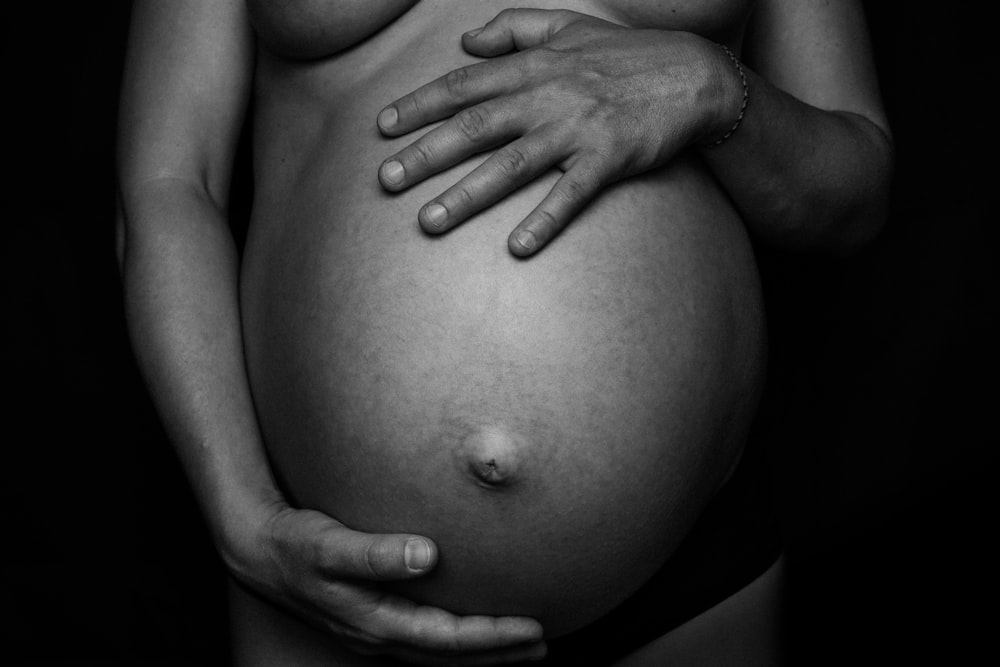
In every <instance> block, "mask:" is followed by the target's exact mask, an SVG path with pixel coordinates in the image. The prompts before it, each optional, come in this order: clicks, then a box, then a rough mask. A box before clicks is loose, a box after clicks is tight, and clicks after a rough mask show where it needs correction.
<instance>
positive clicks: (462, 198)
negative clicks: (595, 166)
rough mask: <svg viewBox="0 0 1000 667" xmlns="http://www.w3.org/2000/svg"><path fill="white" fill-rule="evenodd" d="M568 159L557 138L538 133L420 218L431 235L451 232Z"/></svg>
mask: <svg viewBox="0 0 1000 667" xmlns="http://www.w3.org/2000/svg"><path fill="white" fill-rule="evenodd" d="M564 157H565V155H564V154H562V153H560V152H559V146H558V145H557V143H556V139H555V137H551V136H549V135H548V133H546V132H544V131H539V132H534V133H532V134H529V135H527V136H525V137H522V138H521V139H518V140H517V141H514V142H513V143H510V144H507V145H506V146H503V147H502V148H500V149H499V150H497V151H496V152H495V153H493V155H491V156H490V157H489V158H487V160H486V161H485V162H483V164H481V165H479V166H478V167H476V168H475V169H474V170H472V172H471V173H469V174H468V175H466V176H465V177H464V178H463V179H461V180H460V181H459V182H458V183H456V184H455V185H453V186H451V187H450V188H448V189H447V190H446V191H445V192H444V193H443V194H442V195H441V196H439V197H438V198H436V199H435V200H433V201H431V202H428V203H427V205H425V206H424V207H423V208H422V209H421V210H420V213H419V214H418V215H417V219H418V220H419V221H420V226H421V227H422V228H423V229H424V231H426V232H428V233H430V234H439V233H441V232H445V231H448V230H449V229H451V228H453V227H455V226H456V225H458V224H459V223H461V222H464V221H465V220H466V219H468V218H469V217H470V216H471V215H473V214H474V213H477V212H478V211H481V210H482V209H484V208H486V207H487V206H489V205H491V204H493V203H495V202H497V201H499V200H500V199H503V198H504V197H505V196H506V195H508V194H510V193H511V192H513V191H514V190H516V189H518V188H519V187H521V186H522V185H524V184H525V183H528V182H529V181H532V180H534V179H535V178H536V177H538V176H539V175H540V174H541V173H543V172H544V171H545V170H546V169H548V168H550V167H551V166H552V165H554V164H556V163H557V162H559V161H560V160H562V159H563V158H564Z"/></svg>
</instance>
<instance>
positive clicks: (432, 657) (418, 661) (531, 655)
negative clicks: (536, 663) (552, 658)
mask: <svg viewBox="0 0 1000 667" xmlns="http://www.w3.org/2000/svg"><path fill="white" fill-rule="evenodd" d="M547 653H548V647H547V646H546V644H545V642H534V643H531V644H525V645H523V646H515V647H513V648H509V649H501V650H498V651H485V652H478V653H465V654H462V655H442V654H439V653H427V652H424V651H417V650H414V649H408V648H393V649H389V650H386V651H384V655H388V656H390V657H393V658H396V659H399V660H402V661H404V662H408V663H411V664H415V665H434V666H435V667H442V666H443V667H480V666H485V665H509V664H512V663H520V662H525V661H528V660H541V659H542V658H544V657H545V656H546V654H547Z"/></svg>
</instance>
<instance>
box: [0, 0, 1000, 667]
mask: <svg viewBox="0 0 1000 667" xmlns="http://www.w3.org/2000/svg"><path fill="white" fill-rule="evenodd" d="M14 4H16V5H19V6H20V7H19V8H17V9H10V8H9V7H5V27H4V31H5V33H6V36H5V39H4V56H3V61H2V62H3V65H4V67H3V75H2V89H3V91H4V93H3V97H4V100H5V101H4V102H3V104H2V107H3V114H4V121H3V123H2V125H0V128H3V129H4V131H5V132H4V135H5V136H4V137H3V141H2V142H0V149H2V151H0V162H2V163H3V164H4V165H5V166H6V170H5V171H6V173H7V175H6V176H5V177H4V180H3V196H2V202H3V204H2V206H3V209H2V210H3V218H2V219H3V237H2V238H3V241H2V248H3V262H2V269H3V290H4V292H3V294H4V299H3V303H2V308H3V315H4V324H3V337H4V338H3V340H4V344H3V347H2V349H3V355H4V356H3V378H4V384H5V385H6V388H7V392H6V394H7V398H6V399H4V401H3V403H2V405H3V414H4V417H3V431H2V433H3V436H2V438H3V441H4V444H3V449H2V450H0V451H2V464H0V470H2V475H3V488H2V493H3V496H2V498H3V500H2V503H3V504H2V517H3V527H4V530H3V533H2V535H3V546H2V547H0V554H2V559H3V561H2V569H0V573H2V577H3V579H2V586H3V588H2V590H0V609H2V614H3V617H2V619H0V632H2V643H0V656H4V657H2V658H0V661H2V662H7V663H8V664H10V663H9V662H8V658H9V659H11V660H13V662H15V663H18V664H21V663H22V662H23V663H24V664H34V663H35V662H38V663H43V662H45V661H49V662H52V663H57V664H58V663H64V664H81V663H83V662H85V661H89V660H93V661H101V662H103V663H112V664H119V663H120V664H123V665H124V664H130V665H135V664H150V663H156V662H160V663H169V664H196V663H199V662H203V663H204V664H224V663H225V660H226V651H227V649H226V629H225V611H224V607H223V603H224V599H223V594H224V583H223V571H222V570H221V566H220V564H219V563H218V560H217V559H216V558H215V556H214V553H213V551H212V549H211V546H210V545H209V544H208V541H207V537H206V533H205V530H204V527H203V525H202V522H201V519H200V517H199V515H198V514H197V511H196V509H195V507H194V504H193V500H192V498H191V494H190V492H189V489H188V488H187V485H186V482H185V481H184V479H183V477H182V476H181V473H180V469H179V466H178V465H177V463H176V461H175V459H174V457H173V454H172V452H171V450H170V448H169V445H168V444H167V443H166V442H165V440H164V437H163V434H162V432H161V430H160V427H159V425H158V423H157V420H156V417H155V415H154V413H153V411H152V408H151V406H150V403H149V401H148V399H147V397H146V395H145V393H144V390H143V387H142V385H141V384H140V382H139V379H138V376H137V373H136V370H135V368H134V365H133V362H132V360H131V356H130V352H129V349H128V344H127V339H126V334H125V328H124V321H123V315H122V308H121V299H120V285H119V279H118V274H117V268H116V263H115V260H114V253H113V247H114V243H113V239H114V233H113V212H114V206H113V204H114V199H113V187H114V180H113V159H114V148H113V144H114V131H115V115H116V104H117V99H116V98H117V87H118V81H119V76H120V71H121V66H122V62H123V53H124V38H125V33H126V28H127V14H128V9H127V3H125V2H107V3H11V5H14ZM23 5H31V6H30V7H26V6H23ZM958 6H959V4H958V3H951V5H937V4H931V3H912V2H911V3H875V2H870V3H868V11H869V18H870V21H871V28H872V33H873V37H874V39H875V42H876V50H877V60H878V67H879V72H880V77H881V80H882V85H883V94H884V97H885V100H886V104H887V106H888V110H889V113H890V118H891V121H892V124H893V129H894V131H895V135H896V141H897V151H898V166H897V173H896V177H895V183H894V194H893V203H892V212H891V217H890V223H889V226H888V228H887V230H886V232H885V233H884V234H883V235H882V236H881V237H880V238H879V239H878V240H877V241H876V242H875V243H874V244H873V245H872V246H871V247H869V248H868V249H866V250H865V251H864V252H862V253H861V254H860V255H858V256H856V257H852V258H850V259H846V260H831V259H822V258H817V257H808V256H798V257H789V256H782V255H779V254H776V253H771V252H765V253H763V254H762V256H761V265H762V272H763V274H764V278H765V285H766V289H767V296H768V316H769V318H770V327H771V354H772V360H771V361H772V366H771V376H770V383H769V388H768V399H767V402H766V404H765V407H764V410H763V412H762V416H761V422H760V423H761V429H762V431H763V432H764V433H765V434H766V435H767V439H768V441H769V443H770V446H771V448H772V454H773V456H774V459H775V462H776V468H775V474H776V493H777V495H778V498H779V500H780V502H781V507H782V520H783V525H784V530H785V533H786V536H787V543H788V550H787V553H788V558H789V566H790V584H791V585H790V600H789V601H790V605H791V607H790V608H791V610H792V613H791V616H790V621H791V630H792V633H791V647H792V649H793V650H794V653H793V655H794V657H795V658H796V660H795V662H796V663H804V664H827V663H829V664H834V663H837V664H839V663H843V662H851V663H854V662H859V661H860V662H883V661H890V660H891V661H896V660H909V659H916V658H931V659H947V660H949V661H957V662H963V661H964V660H965V659H970V660H971V657H972V656H973V654H974V653H973V651H974V650H975V649H976V648H982V647H984V646H986V645H987V644H986V640H987V638H989V637H990V636H991V635H992V631H993V629H994V621H995V616H996V615H995V613H993V612H992V609H995V600H996V594H997V589H996V576H995V574H994V570H993V568H992V567H991V566H992V565H993V564H994V562H995V556H996V554H995V552H991V551H990V550H989V538H990V536H991V533H995V532H996V529H997V520H996V515H995V514H994V512H993V511H992V509H991V507H990V504H989V503H990V501H991V500H992V498H993V495H994V494H993V493H992V489H991V483H992V482H993V481H994V479H995V472H994V469H993V465H992V464H993V463H994V461H995V457H994V456H993V451H994V450H995V447H996V445H997V440H998V438H997V437H996V436H995V435H994V427H995V420H996V413H997V410H996V406H997V398H998V392H997V390H996V381H997V371H998V364H997V361H998V355H997V352H996V347H997V341H998V340H1000V336H998V335H997V334H998V331H997V329H998V328H997V325H996V320H997V317H996V316H997V311H998V298H997V287H998V285H1000V282H998V280H997V270H996V266H997V263H996V261H995V257H996V255H997V252H998V244H997V240H998V238H997V237H998V234H997V230H996V227H997V216H996V213H995V211H996V210H997V198H998V197H997V192H998V187H997V184H996V183H995V182H994V181H995V175H996V173H997V170H996V169H995V167H994V165H995V164H996V161H997V159H998V154H997V150H996V141H995V135H996V133H997V126H998V124H1000V122H998V117H1000V106H998V105H997V104H996V102H995V95H996V93H997V92H998V90H1000V86H998V77H997V74H996V72H997V71H998V70H997V65H998V62H997V60H998V59H997V58H996V56H995V55H994V54H993V53H992V52H990V50H989V47H988V43H989V42H988V39H987V37H992V35H987V34H986V25H987V24H988V22H987V21H986V20H985V16H978V15H976V14H975V13H973V14H960V13H958ZM900 7H903V8H905V11H906V13H902V12H901V10H900V9H899V8H900ZM952 7H955V9H952ZM991 100H992V101H991ZM981 601H983V602H986V607H985V608H980V607H978V603H979V602H981Z"/></svg>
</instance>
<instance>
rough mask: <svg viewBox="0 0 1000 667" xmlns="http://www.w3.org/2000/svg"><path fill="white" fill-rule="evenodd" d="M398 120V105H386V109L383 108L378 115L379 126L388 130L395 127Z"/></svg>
mask: <svg viewBox="0 0 1000 667" xmlns="http://www.w3.org/2000/svg"><path fill="white" fill-rule="evenodd" d="M398 120H399V113H398V112H397V111H396V107H386V108H385V109H382V111H381V113H379V115H378V124H379V126H380V127H384V128H385V129H387V130H391V129H392V128H393V127H395V125H396V122H397V121H398Z"/></svg>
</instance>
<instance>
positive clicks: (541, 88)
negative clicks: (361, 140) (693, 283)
mask: <svg viewBox="0 0 1000 667" xmlns="http://www.w3.org/2000/svg"><path fill="white" fill-rule="evenodd" d="M746 41H747V44H746V47H747V52H748V55H749V57H750V58H752V62H753V63H754V65H755V66H756V67H758V68H759V70H760V71H759V72H754V71H752V70H751V69H750V67H749V66H747V65H740V66H739V68H738V67H737V65H736V63H734V62H733V61H732V60H731V59H730V57H729V55H727V53H726V52H725V51H724V50H723V48H722V47H720V46H719V45H717V44H713V43H712V42H710V41H709V40H707V39H705V38H702V37H700V36H698V35H694V34H692V33H687V32H676V31H664V30H633V29H626V28H622V27H621V26H618V25H615V24H612V23H608V22H606V21H602V20H600V19H596V18H593V17H588V16H585V15H582V14H578V13H575V12H569V11H544V10H508V11H505V12H502V13H501V14H499V15H498V16H497V17H496V18H495V19H494V20H493V21H491V22H490V23H489V24H487V25H486V26H485V27H484V28H483V29H482V30H480V31H473V32H472V33H468V34H466V35H464V36H463V44H464V46H465V48H466V50H468V51H469V52H470V53H473V54H476V55H480V56H485V57H488V58H490V60H486V61H484V62H482V63H478V64H476V65H472V66H470V67H466V68H463V69H461V70H456V71H454V72H451V73H449V74H447V75H445V76H443V77H441V78H440V79H438V80H437V81H434V82H432V83H430V84H428V85H426V86H424V87H422V88H420V89H418V90H416V91H414V92H413V93H411V94H409V95H407V96H404V97H403V98H401V99H399V100H397V101H396V102H394V103H393V104H391V105H390V106H389V107H387V108H386V109H385V110H384V111H383V112H382V113H381V114H380V116H379V127H380V128H381V130H382V131H383V132H384V133H385V134H388V135H392V136H398V135H400V134H404V133H406V132H409V131H412V130H414V129H416V128H419V127H421V126H423V125H426V124H427V123H429V122H432V121H434V120H439V119H441V118H446V117H448V116H452V117H451V118H450V119H449V120H447V121H446V122H445V123H443V124H442V125H441V126H439V127H438V128H435V129H434V130H432V131H430V132H428V133H427V134H426V135H424V136H423V137H421V138H420V139H418V140H417V141H416V142H414V143H413V144H411V145H410V146H408V147H406V148H404V149H403V150H402V151H400V152H399V153H397V154H396V155H394V156H392V157H390V158H389V159H387V160H386V161H385V163H383V165H382V167H381V169H380V172H379V178H380V180H381V182H382V184H383V186H384V187H386V188H387V189H389V190H399V189H403V188H406V187H409V186H411V185H413V184H414V183H417V182H419V181H420V180H423V179H424V178H426V177H427V176H429V175H430V174H433V173H436V172H438V171H440V170H441V169H443V168H444V167H447V166H449V165H451V164H454V163H456V162H458V161H459V160H461V159H464V158H465V157H467V156H469V155H470V154H472V153H475V152H477V151H480V150H485V149H488V148H494V147H496V146H500V148H499V150H497V151H496V153H494V155H493V156H492V157H491V158H490V159H488V160H487V161H486V162H485V163H484V164H483V165H482V166H481V167H479V168H477V169H476V170H475V171H473V172H472V173H471V174H470V175H469V176H467V177H465V178H464V179H462V180H461V181H460V182H459V183H457V184H455V185H454V186H453V187H452V188H450V189H449V190H447V191H446V192H445V193H443V194H442V195H440V196H439V197H437V198H435V199H434V200H432V201H431V202H428V204H427V205H426V206H425V207H424V208H423V209H421V211H420V213H419V216H418V217H419V220H420V222H421V225H422V226H423V227H424V229H425V230H427V231H428V232H431V233H437V232H442V231H446V230H447V229H450V228H451V227H453V226H454V225H456V224H459V223H460V222H462V221H463V220H464V219H466V218H467V217H469V216H470V215H471V214H472V213H474V212H476V211H477V210H479V209H481V208H483V207H484V206H486V205H489V204H490V203H492V202H493V201H496V200H497V199H500V198H502V197H503V196H505V195H506V194H508V193H509V192H511V191H512V190H513V189H515V188H516V187H519V186H520V185H522V184H523V183H525V182H527V181H529V180H531V179H533V178H534V177H536V176H537V175H538V174H540V173H542V172H544V171H545V170H547V169H549V168H551V167H559V168H561V169H562V170H563V171H564V172H565V174H564V175H563V177H562V178H561V179H560V181H559V182H558V183H557V184H556V186H555V187H554V188H553V190H552V192H551V193H550V194H549V195H548V196H547V197H546V198H545V199H544V200H543V201H542V202H541V203H540V204H539V206H538V207H537V208H536V209H535V210H534V211H533V212H532V213H531V214H530V215H529V216H528V217H527V218H526V219H525V220H524V221H523V222H522V223H521V224H520V225H518V227H517V228H516V229H515V230H514V232H513V233H512V234H511V236H510V238H509V240H508V243H509V247H510V249H511V251H512V252H514V253H515V254H518V255H530V254H532V253H533V252H536V251H537V250H539V249H540V248H541V247H542V246H544V245H545V243H546V242H548V241H549V240H550V239H551V238H552V237H553V236H554V235H555V234H556V233H558V231H559V230H560V229H562V228H563V227H564V226H565V225H566V224H568V223H569V222H570V220H572V218H573V216H574V215H575V214H576V213H577V212H578V211H579V210H580V209H581V208H582V207H583V206H585V205H586V204H587V203H588V202H589V201H590V200H591V199H592V198H593V197H594V196H595V195H596V194H597V192H599V191H600V190H601V189H602V188H603V187H605V186H606V185H608V184H609V183H612V182H614V181H616V180H619V179H621V178H624V177H627V176H630V175H633V174H637V173H641V172H643V171H646V170H649V169H652V168H655V167H658V166H660V165H663V164H665V163H666V162H668V161H669V160H670V159H672V158H674V157H675V156H676V155H677V154H678V153H680V152H681V151H683V150H686V149H694V150H699V151H700V152H701V153H702V155H703V156H704V158H705V160H706V162H707V163H708V164H709V165H710V167H711V168H712V170H713V171H714V173H715V175H716V176H717V178H718V179H719V181H720V182H721V183H722V185H723V186H724V187H725V189H726V190H727V191H728V193H729V194H730V196H731V197H732V199H733V201H734V203H735V204H736V206H737V207H738V208H739V209H740V211H741V213H742V214H743V216H744V218H745V220H746V222H747V224H748V225H749V226H750V228H751V229H752V230H754V231H755V232H756V233H757V234H758V235H759V236H761V237H763V238H765V239H767V240H769V241H771V242H774V243H776V244H780V245H784V246H789V247H799V248H810V247H811V248H819V249H829V250H837V249H841V248H848V247H851V246H854V245H857V244H859V243H861V242H863V241H865V240H866V239H868V238H870V237H871V236H872V235H873V234H874V233H875V232H876V231H877V230H878V228H879V226H880V225H881V221H882V218H883V216H884V208H885V200H886V191H887V187H888V181H889V175H890V170H891V156H892V147H891V141H890V139H889V133H888V127H887V123H886V121H885V116H884V113H883V112H882V107H881V102H880V99H879V94H878V89H877V86H876V84H875V75H874V72H873V65H872V61H871V53H870V49H869V46H868V42H867V34H866V28H865V22H864V17H863V14H862V12H861V8H860V6H859V5H858V4H857V3H856V2H851V1H849V0H844V1H842V2H832V3H828V2H820V1H819V0H760V2H758V4H757V8H756V9H755V12H754V16H753V19H752V21H751V25H750V27H749V31H748V35H747V40H746ZM731 46H732V48H733V49H736V48H737V47H738V45H735V44H734V45H731ZM512 51H513V53H511V52H512ZM504 54H507V55H504ZM496 56H502V57H496ZM740 68H742V70H743V71H744V73H745V75H746V80H747V88H746V92H747V95H748V105H747V108H746V112H745V114H744V115H743V117H742V120H741V122H740V126H739V128H738V129H737V131H736V132H734V133H733V134H732V135H731V136H730V137H729V138H728V139H727V140H726V141H724V142H723V143H722V144H721V145H718V146H715V145H713V144H714V140H716V139H717V138H719V137H722V136H724V135H725V133H726V132H727V131H728V130H730V129H731V128H732V127H733V124H734V121H735V120H736V119H737V118H738V117H739V113H740V109H741V106H742V101H743V97H744V86H743V82H742V79H741V77H740V74H739V73H740ZM453 114H454V115H453ZM526 232H527V233H526ZM622 233H627V230H623V231H622Z"/></svg>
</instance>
